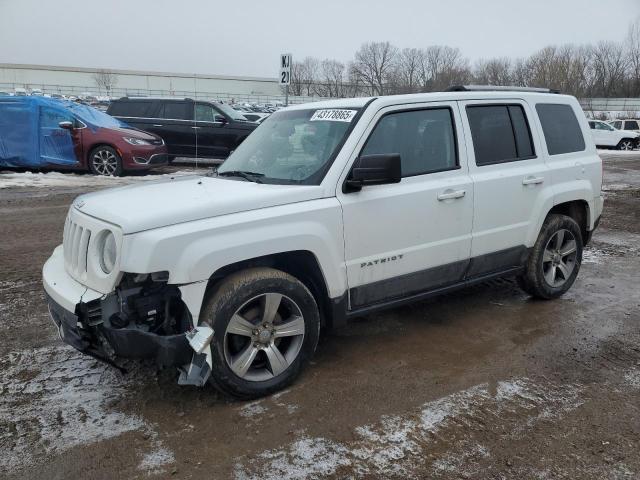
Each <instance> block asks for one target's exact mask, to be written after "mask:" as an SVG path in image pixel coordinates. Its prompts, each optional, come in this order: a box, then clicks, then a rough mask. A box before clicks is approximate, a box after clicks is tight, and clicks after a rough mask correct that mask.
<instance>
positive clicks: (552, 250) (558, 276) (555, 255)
mask: <svg viewBox="0 0 640 480" xmlns="http://www.w3.org/2000/svg"><path fill="white" fill-rule="evenodd" d="M577 257H578V250H577V242H576V239H575V237H574V236H573V233H571V232H570V231H569V230H566V229H562V230H558V231H557V232H556V233H554V234H553V235H552V237H551V238H550V239H549V241H548V242H547V246H546V247H545V249H544V253H543V256H542V272H543V274H544V279H545V281H546V282H547V284H548V285H549V286H550V287H553V288H558V287H561V286H562V285H564V284H565V282H566V281H567V280H568V279H569V277H571V274H572V273H573V271H574V269H575V268H576V262H577Z"/></svg>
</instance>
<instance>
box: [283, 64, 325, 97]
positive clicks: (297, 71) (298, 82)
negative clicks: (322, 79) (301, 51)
mask: <svg viewBox="0 0 640 480" xmlns="http://www.w3.org/2000/svg"><path fill="white" fill-rule="evenodd" d="M318 64H319V62H318V59H317V58H313V57H305V58H304V60H302V62H293V63H292V64H291V85H290V86H289V87H290V91H291V94H292V95H307V96H311V95H313V94H314V93H315V91H314V84H315V83H316V81H317V75H318Z"/></svg>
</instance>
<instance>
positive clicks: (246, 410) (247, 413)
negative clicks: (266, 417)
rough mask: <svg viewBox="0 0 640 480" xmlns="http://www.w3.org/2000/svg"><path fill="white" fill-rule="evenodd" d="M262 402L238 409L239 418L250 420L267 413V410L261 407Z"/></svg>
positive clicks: (248, 404)
mask: <svg viewBox="0 0 640 480" xmlns="http://www.w3.org/2000/svg"><path fill="white" fill-rule="evenodd" d="M262 402H263V401H262V400H258V401H255V402H251V403H247V404H246V405H245V406H244V407H242V408H241V409H240V416H241V417H244V418H252V417H255V416H258V415H260V414H262V413H265V412H266V411H267V408H266V407H265V406H264V405H262Z"/></svg>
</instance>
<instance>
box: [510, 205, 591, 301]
mask: <svg viewBox="0 0 640 480" xmlns="http://www.w3.org/2000/svg"><path fill="white" fill-rule="evenodd" d="M582 249H583V240H582V233H581V231H580V227H579V226H578V224H577V223H576V221H575V220H574V219H573V218H571V217H568V216H566V215H556V214H553V215H549V216H548V217H547V218H546V220H545V221H544V224H543V225H542V229H541V230H540V234H539V235H538V239H537V240H536V243H535V245H534V246H533V249H532V251H531V253H530V254H529V258H528V259H527V263H526V265H525V271H524V273H523V274H522V275H521V276H520V277H518V284H519V285H520V287H521V288H522V289H523V290H524V291H525V292H526V293H528V294H530V295H532V296H534V297H536V298H541V299H545V300H549V299H552V298H558V297H560V296H561V295H563V294H564V293H565V292H566V291H567V290H569V288H571V286H572V285H573V282H575V279H576V277H577V276H578V272H579V270H580V265H581V263H582Z"/></svg>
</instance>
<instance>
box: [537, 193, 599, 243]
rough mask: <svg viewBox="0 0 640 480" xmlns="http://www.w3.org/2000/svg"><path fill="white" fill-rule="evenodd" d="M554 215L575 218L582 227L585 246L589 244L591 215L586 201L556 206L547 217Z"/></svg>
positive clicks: (568, 202)
mask: <svg viewBox="0 0 640 480" xmlns="http://www.w3.org/2000/svg"><path fill="white" fill-rule="evenodd" d="M552 214H560V215H566V216H567V217H571V218H573V219H574V220H575V221H576V223H577V224H578V226H579V227H580V233H581V234H582V240H583V242H584V244H585V245H586V244H587V242H588V240H589V237H590V234H589V233H590V232H589V226H590V218H591V214H590V207H589V204H588V203H587V201H586V200H570V201H567V202H563V203H559V204H557V205H554V206H553V208H552V209H551V210H549V212H548V213H547V215H546V216H547V217H548V216H549V215H552ZM545 218H546V217H545Z"/></svg>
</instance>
